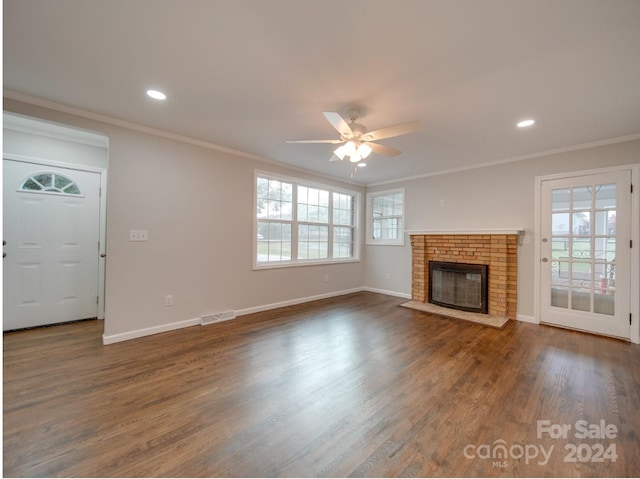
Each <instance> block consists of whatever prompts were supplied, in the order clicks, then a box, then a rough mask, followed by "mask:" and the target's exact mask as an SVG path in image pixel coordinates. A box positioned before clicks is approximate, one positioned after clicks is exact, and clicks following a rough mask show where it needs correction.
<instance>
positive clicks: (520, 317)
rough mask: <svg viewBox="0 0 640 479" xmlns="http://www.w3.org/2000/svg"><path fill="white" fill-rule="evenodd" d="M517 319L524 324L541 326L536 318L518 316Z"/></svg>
mask: <svg viewBox="0 0 640 479" xmlns="http://www.w3.org/2000/svg"><path fill="white" fill-rule="evenodd" d="M516 319H517V320H518V321H522V322H523V323H532V324H540V321H536V318H534V317H533V316H525V315H524V314H518V315H516Z"/></svg>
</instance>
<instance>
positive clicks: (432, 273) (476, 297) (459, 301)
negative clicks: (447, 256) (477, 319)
mask: <svg viewBox="0 0 640 479" xmlns="http://www.w3.org/2000/svg"><path fill="white" fill-rule="evenodd" d="M487 272H488V266H487V265H484V264H467V263H444V262H440V261H429V302H430V303H433V304H437V305H439V306H445V307H447V308H454V309H459V310H462V311H471V312H475V313H484V314H487V312H488V301H487V297H488V285H487Z"/></svg>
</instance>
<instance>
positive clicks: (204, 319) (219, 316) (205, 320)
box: [200, 310, 236, 326]
mask: <svg viewBox="0 0 640 479" xmlns="http://www.w3.org/2000/svg"><path fill="white" fill-rule="evenodd" d="M235 317H236V312H235V311H233V310H230V311H223V312H221V313H213V314H205V315H204V316H200V324H201V325H202V326H205V325H207V324H213V323H219V322H221V321H228V320H230V319H235Z"/></svg>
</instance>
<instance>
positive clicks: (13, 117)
mask: <svg viewBox="0 0 640 479" xmlns="http://www.w3.org/2000/svg"><path fill="white" fill-rule="evenodd" d="M2 119H3V123H2V127H3V128H4V129H6V130H11V131H17V132H20V133H29V134H32V135H37V136H44V137H47V138H53V139H55V140H62V141H66V142H71V143H79V144H82V145H89V146H95V147H98V148H103V149H107V148H109V137H108V136H106V135H104V134H103V133H98V132H94V131H90V130H84V129H81V128H77V127H73V128H71V127H69V126H66V125H62V124H60V123H55V122H52V121H48V120H43V119H41V118H38V119H37V122H35V121H34V118H33V117H30V116H26V115H20V114H18V113H13V112H7V111H5V112H3V115H2Z"/></svg>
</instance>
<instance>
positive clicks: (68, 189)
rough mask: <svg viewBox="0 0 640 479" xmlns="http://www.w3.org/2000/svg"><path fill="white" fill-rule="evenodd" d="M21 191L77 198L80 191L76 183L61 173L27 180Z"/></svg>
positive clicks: (37, 175) (31, 177)
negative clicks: (60, 194)
mask: <svg viewBox="0 0 640 479" xmlns="http://www.w3.org/2000/svg"><path fill="white" fill-rule="evenodd" d="M20 191H34V192H35V191H39V192H44V193H62V194H63V195H73V196H77V195H80V194H82V193H80V189H79V188H78V186H77V185H76V184H75V182H74V181H73V180H72V179H71V178H68V177H66V176H64V175H61V174H60V173H38V174H36V175H33V176H30V177H29V178H27V179H26V180H25V181H24V183H22V186H20Z"/></svg>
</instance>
